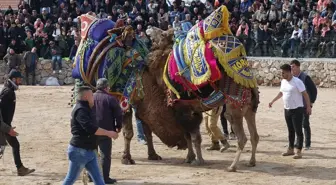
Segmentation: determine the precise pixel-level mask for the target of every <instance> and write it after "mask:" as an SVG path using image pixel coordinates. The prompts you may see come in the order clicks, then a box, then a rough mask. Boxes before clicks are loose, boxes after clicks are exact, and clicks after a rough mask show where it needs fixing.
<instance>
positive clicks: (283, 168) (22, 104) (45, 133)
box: [0, 86, 336, 185]
mask: <svg viewBox="0 0 336 185" xmlns="http://www.w3.org/2000/svg"><path fill="white" fill-rule="evenodd" d="M70 89H71V87H24V86H23V87H21V89H20V90H19V91H18V92H17V109H16V114H15V117H14V122H13V125H14V126H16V127H17V129H16V131H18V132H19V134H20V135H19V141H20V144H21V157H22V160H23V163H24V165H25V166H27V167H30V168H36V172H35V173H34V174H32V175H31V176H27V177H18V176H16V169H15V165H14V162H13V158H12V153H11V148H10V147H8V148H7V149H6V152H5V156H4V161H2V160H0V185H51V184H52V185H54V184H61V183H62V181H63V179H64V177H65V175H66V173H67V170H68V161H67V155H66V150H67V146H68V142H69V139H70V137H71V134H70V122H69V120H70V112H71V107H69V106H68V102H69V100H70V94H71V92H70ZM277 92H278V88H266V87H261V104H260V106H259V110H258V115H257V128H258V132H259V135H260V143H259V145H258V152H257V166H256V167H254V168H249V167H246V166H245V164H246V163H247V161H248V160H249V158H250V152H249V151H250V149H251V145H250V143H249V142H248V143H247V145H246V147H245V152H244V153H243V154H242V156H241V161H240V163H239V165H238V172H237V173H229V172H227V171H226V168H227V167H228V166H229V165H230V164H231V162H232V160H233V158H234V151H235V149H236V148H230V150H229V151H227V152H225V153H219V152H217V151H216V152H208V151H206V150H205V149H204V148H205V147H206V146H209V144H210V140H209V137H208V136H207V134H206V133H205V132H204V130H205V129H204V125H202V135H203V143H202V145H203V147H202V148H203V154H204V159H205V160H206V163H207V164H206V165H205V166H200V167H194V166H190V165H188V164H184V163H183V160H184V157H185V156H186V152H187V151H178V150H176V149H170V148H168V147H166V146H165V145H163V144H162V143H161V142H160V141H159V140H158V138H157V137H155V139H154V142H155V143H154V145H155V147H156V151H157V152H158V154H159V155H161V157H162V158H163V160H162V161H157V162H156V161H148V160H147V147H146V146H144V145H141V144H139V143H138V142H137V141H136V138H135V137H134V138H133V142H132V150H131V151H132V155H133V159H134V160H135V161H136V163H137V164H136V165H134V166H125V165H121V163H120V157H121V155H122V151H123V136H120V137H119V139H118V140H117V141H115V142H114V145H113V152H112V153H113V156H112V158H113V161H112V171H111V175H112V177H114V178H116V179H118V181H119V182H118V184H120V185H141V184H146V185H196V184H200V185H221V184H225V185H228V184H229V185H231V184H237V185H238V184H239V185H243V184H248V185H253V184H266V185H277V184H280V185H290V184H295V185H299V184H324V185H331V184H336V124H335V120H336V114H335V112H336V106H335V105H336V98H335V95H336V90H335V89H318V98H317V102H316V104H315V105H314V108H313V115H312V117H311V127H312V149H311V150H309V151H304V153H303V154H304V159H302V160H294V159H292V158H291V157H282V156H281V152H283V151H285V149H286V145H287V128H286V125H285V122H284V116H283V109H282V106H283V104H282V100H279V101H278V102H277V103H275V104H274V106H273V108H272V109H269V108H268V103H269V101H271V100H272V98H273V97H274V96H275V95H276V93H277ZM244 126H245V130H246V125H244ZM135 132H136V130H135ZM230 142H231V144H234V145H235V144H236V143H235V141H230ZM76 184H82V181H81V178H80V179H79V180H78V181H77V183H76Z"/></svg>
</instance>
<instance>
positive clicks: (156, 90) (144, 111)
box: [122, 28, 259, 172]
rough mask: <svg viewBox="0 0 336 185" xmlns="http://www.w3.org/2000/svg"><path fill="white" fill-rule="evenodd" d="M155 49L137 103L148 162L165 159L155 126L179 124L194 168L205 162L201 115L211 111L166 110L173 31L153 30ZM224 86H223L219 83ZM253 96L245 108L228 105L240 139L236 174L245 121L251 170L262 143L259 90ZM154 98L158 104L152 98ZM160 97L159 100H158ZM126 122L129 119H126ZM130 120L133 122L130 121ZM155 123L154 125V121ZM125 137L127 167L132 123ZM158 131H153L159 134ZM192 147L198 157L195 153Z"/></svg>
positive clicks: (193, 108) (191, 107)
mask: <svg viewBox="0 0 336 185" xmlns="http://www.w3.org/2000/svg"><path fill="white" fill-rule="evenodd" d="M147 34H149V36H150V38H151V39H152V42H153V43H154V45H153V46H152V48H151V53H150V54H149V61H148V70H146V71H144V73H143V86H144V89H143V90H144V94H146V96H145V97H144V99H142V100H138V101H136V102H135V104H136V107H137V114H136V117H138V118H139V119H140V120H142V121H143V127H144V132H145V136H146V138H147V144H148V156H149V157H148V159H149V160H161V159H162V158H161V157H160V156H159V155H158V154H157V153H156V151H155V149H154V146H153V140H152V131H153V130H155V129H157V128H156V127H157V126H155V125H158V124H166V122H170V121H171V122H175V121H177V122H179V123H181V125H182V127H183V129H184V130H185V139H186V141H187V147H188V154H187V157H186V160H185V162H187V163H192V164H195V165H202V164H204V159H203V157H202V152H201V141H202V140H201V134H200V128H199V127H200V124H201V121H202V112H204V111H208V110H210V109H209V108H207V107H204V106H199V104H192V105H185V104H179V103H177V104H175V105H174V106H173V107H163V106H162V105H164V104H167V102H166V101H167V100H166V99H167V98H166V94H167V93H166V91H167V87H166V86H165V84H164V82H163V80H162V79H163V77H162V74H163V70H164V66H165V61H166V59H167V57H168V55H169V53H170V52H171V48H172V46H173V35H174V34H173V31H172V30H168V31H163V30H160V29H158V28H151V29H150V31H148V33H147ZM220 83H223V82H220ZM251 92H252V96H251V97H250V98H249V101H248V102H247V103H246V104H245V105H244V106H242V107H239V108H236V107H235V106H233V105H232V104H226V106H227V111H226V114H225V116H226V118H227V119H228V121H230V123H232V127H233V130H234V132H235V133H236V135H237V140H238V148H237V152H236V156H235V159H234V161H233V163H232V164H231V166H230V167H228V171H230V172H234V171H236V169H237V163H238V161H239V158H240V155H241V152H242V151H243V149H244V146H245V144H246V142H247V138H246V135H245V132H244V128H243V118H245V120H246V122H247V125H248V129H249V132H250V135H251V137H250V140H251V144H252V155H251V159H250V161H249V164H248V166H251V167H253V166H255V165H256V157H255V154H256V150H257V145H258V142H259V136H258V133H257V128H256V121H255V118H256V110H257V106H258V103H259V93H258V90H257V88H254V89H251ZM154 97H155V101H154V100H153V98H154ZM156 97H158V98H156ZM168 112H169V115H175V116H169V117H168V116H164V117H163V118H162V117H160V116H162V115H163V114H167V113H168ZM126 119H127V118H126ZM129 119H130V118H129ZM154 120H155V123H153V121H154ZM124 123H125V124H124V129H123V130H124V136H125V150H124V158H123V160H122V162H123V163H124V164H128V162H127V161H132V162H134V161H133V160H132V159H131V158H127V157H130V156H131V155H130V142H131V138H132V137H133V134H132V133H133V130H132V123H131V121H126V120H125V122H124ZM157 132H158V131H156V132H155V131H154V133H157ZM193 145H194V148H195V151H196V154H195V152H194V149H193Z"/></svg>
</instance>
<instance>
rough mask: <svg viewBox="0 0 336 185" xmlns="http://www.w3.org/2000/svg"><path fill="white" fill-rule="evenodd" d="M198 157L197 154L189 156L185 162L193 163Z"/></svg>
mask: <svg viewBox="0 0 336 185" xmlns="http://www.w3.org/2000/svg"><path fill="white" fill-rule="evenodd" d="M195 159H196V156H195V155H191V156H187V158H186V159H185V160H184V162H185V163H189V164H190V163H192V162H193V161H194V160H195Z"/></svg>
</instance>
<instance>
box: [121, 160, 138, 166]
mask: <svg viewBox="0 0 336 185" xmlns="http://www.w3.org/2000/svg"><path fill="white" fill-rule="evenodd" d="M121 164H124V165H133V164H135V161H134V160H133V159H121Z"/></svg>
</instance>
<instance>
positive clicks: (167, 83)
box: [163, 51, 181, 99]
mask: <svg viewBox="0 0 336 185" xmlns="http://www.w3.org/2000/svg"><path fill="white" fill-rule="evenodd" d="M172 52H173V51H172ZM170 56H171V53H170V54H169V56H168V58H167V61H166V65H165V67H164V70H163V81H164V82H165V84H166V86H167V87H168V89H170V90H171V91H172V92H173V93H174V94H175V95H176V97H177V98H178V99H180V98H181V96H180V93H179V92H178V91H177V90H176V89H175V88H174V86H173V85H172V84H170V82H169V80H168V76H167V75H168V73H167V70H168V63H169V60H170Z"/></svg>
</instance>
